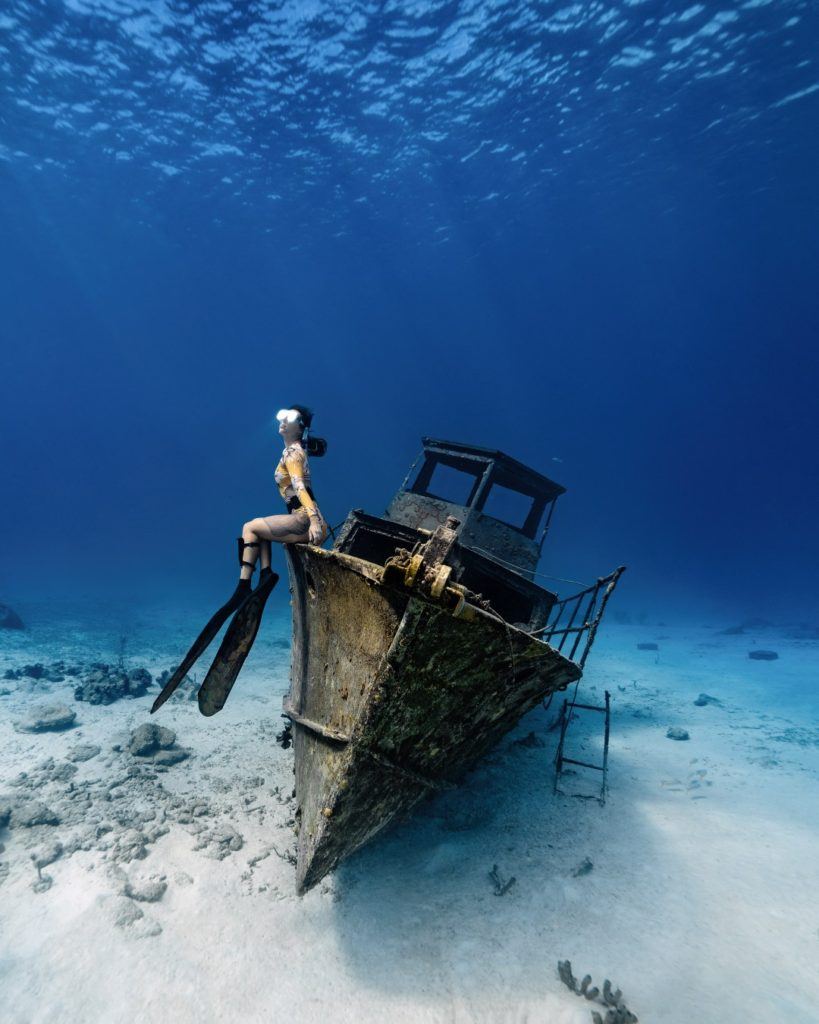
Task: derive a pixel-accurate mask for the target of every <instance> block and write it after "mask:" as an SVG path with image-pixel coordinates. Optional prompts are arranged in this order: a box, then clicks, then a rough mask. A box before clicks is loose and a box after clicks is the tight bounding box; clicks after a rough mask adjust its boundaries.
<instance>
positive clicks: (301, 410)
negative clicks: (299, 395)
mask: <svg viewBox="0 0 819 1024" xmlns="http://www.w3.org/2000/svg"><path fill="white" fill-rule="evenodd" d="M288 408H290V409H295V410H296V412H297V413H298V414H299V419H300V420H301V426H302V432H301V433H302V439H304V435H305V433H306V434H307V440H306V442H305V449H306V451H307V454H308V455H315V456H316V458H320V457H321V456H322V455H324V453H325V452H326V451H327V442H326V441H325V440H324V438H323V437H313V435H312V434H311V433H310V424H311V423H312V422H313V410H312V409H309V408H308V407H307V406H306V405H290V406H288Z"/></svg>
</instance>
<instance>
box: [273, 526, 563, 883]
mask: <svg viewBox="0 0 819 1024" xmlns="http://www.w3.org/2000/svg"><path fill="white" fill-rule="evenodd" d="M287 554H288V565H289V571H290V583H291V593H292V606H293V647H292V667H291V687H290V692H289V693H288V695H287V697H286V698H285V712H286V713H287V714H288V715H289V716H290V718H291V720H292V722H293V747H294V754H295V773H296V798H297V803H298V812H297V814H298V823H299V824H298V828H299V835H298V863H297V889H298V891H299V892H306V891H307V890H308V889H310V888H311V887H312V886H314V885H315V884H316V883H317V882H318V881H320V880H321V879H322V878H323V877H324V876H325V875H326V874H327V873H328V872H330V871H332V870H333V868H335V866H336V865H337V864H338V863H339V862H340V861H341V860H342V859H343V858H344V857H346V856H348V855H349V854H350V853H352V852H353V851H354V850H356V849H358V848H359V847H360V846H362V845H363V844H364V843H366V842H367V841H368V840H369V839H371V838H372V837H373V836H374V835H375V834H376V833H378V832H379V831H380V830H381V829H383V828H384V827H385V826H386V825H388V824H389V823H390V822H391V821H393V820H394V819H395V818H396V817H397V816H398V815H402V814H405V813H406V812H407V811H409V810H410V809H411V808H412V807H413V806H414V805H415V804H417V803H418V802H419V801H420V800H421V799H423V798H424V797H425V796H427V795H429V794H430V793H431V792H434V791H435V790H437V789H441V788H449V787H451V786H452V785H453V784H455V783H456V782H457V781H458V779H459V778H460V777H461V776H462V775H463V773H464V772H465V771H466V770H467V769H468V768H470V767H471V766H472V765H474V764H475V763H476V762H477V761H478V760H480V758H481V757H482V756H483V755H484V754H485V753H486V752H487V751H488V750H489V749H491V747H492V746H493V745H494V744H495V743H497V741H498V740H499V739H500V738H501V737H502V736H503V735H504V734H505V733H506V732H508V731H509V730H510V729H511V728H513V726H514V725H515V724H516V723H517V721H518V720H519V719H520V718H521V716H522V715H524V714H526V712H527V711H529V710H530V709H531V708H533V707H534V706H535V705H536V704H537V703H538V702H539V701H540V700H542V699H543V698H544V697H546V696H548V694H550V693H552V692H553V691H554V690H558V689H564V688H565V687H566V686H568V685H569V683H571V682H573V681H574V680H576V679H578V678H579V677H580V675H581V668H580V667H579V666H578V665H577V664H576V663H575V662H573V661H571V660H569V659H568V658H567V657H565V656H564V655H562V654H561V653H559V651H557V650H556V649H555V648H553V647H551V646H550V645H549V644H547V643H544V642H543V641H541V640H538V639H536V638H533V637H532V636H530V635H528V634H527V633H525V632H523V631H522V630H520V629H517V628H515V627H514V626H510V625H509V624H507V623H505V622H503V621H502V620H501V619H499V618H498V617H497V616H495V615H492V614H491V613H490V612H487V611H486V610H484V609H483V608H480V607H468V608H467V609H466V610H464V609H463V608H462V607H461V606H459V607H458V610H457V613H456V614H453V611H452V609H451V608H447V607H444V606H443V605H442V604H441V603H438V602H436V601H435V600H434V599H432V598H430V597H429V596H427V595H425V594H422V593H420V592H419V591H417V590H415V591H411V590H408V589H406V588H404V587H401V586H400V585H390V583H388V582H387V583H385V582H384V571H383V569H382V568H381V567H379V566H378V565H375V564H373V563H371V562H368V561H365V560H363V559H360V558H356V557H353V556H350V555H346V554H344V553H342V552H339V551H335V550H334V551H325V550H322V549H320V548H316V547H312V546H308V545H288V548H287ZM464 611H466V612H468V614H464Z"/></svg>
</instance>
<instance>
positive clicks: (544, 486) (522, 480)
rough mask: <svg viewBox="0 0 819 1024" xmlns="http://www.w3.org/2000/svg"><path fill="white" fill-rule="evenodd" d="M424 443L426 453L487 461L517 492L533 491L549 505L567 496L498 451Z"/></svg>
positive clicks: (434, 441)
mask: <svg viewBox="0 0 819 1024" xmlns="http://www.w3.org/2000/svg"><path fill="white" fill-rule="evenodd" d="M421 443H422V445H423V446H424V451H425V452H430V454H441V455H451V456H455V457H457V456H466V458H477V459H485V460H486V461H491V462H494V463H495V466H496V467H497V468H498V469H499V470H500V472H501V475H503V476H508V480H509V483H508V484H507V486H511V487H513V488H515V489H517V488H520V489H522V490H526V491H531V492H532V493H535V494H541V495H543V496H544V497H545V498H546V500H547V501H549V500H551V499H552V498H556V497H558V495H560V494H564V493H565V491H566V488H565V487H563V485H562V484H559V483H556V482H555V481H554V480H550V479H549V477H547V476H544V475H543V474H542V473H538V472H536V471H535V470H534V469H530V468H529V466H525V465H524V464H523V463H522V462H518V460H517V459H513V458H512V456H511V455H507V454H506V453H505V452H502V451H499V450H498V449H497V448H480V447H479V446H478V445H474V444H463V443H462V442H460V441H445V440H443V439H442V438H437V437H422V438H421Z"/></svg>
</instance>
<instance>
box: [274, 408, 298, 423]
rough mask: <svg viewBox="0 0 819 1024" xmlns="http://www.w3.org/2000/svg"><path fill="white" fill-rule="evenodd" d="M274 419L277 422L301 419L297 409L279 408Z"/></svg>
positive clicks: (295, 421)
mask: <svg viewBox="0 0 819 1024" xmlns="http://www.w3.org/2000/svg"><path fill="white" fill-rule="evenodd" d="M276 419H277V420H278V421H279V423H297V422H298V421H299V420H300V419H301V413H300V412H299V410H298V409H279V411H278V412H277V413H276Z"/></svg>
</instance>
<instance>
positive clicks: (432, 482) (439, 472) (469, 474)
mask: <svg viewBox="0 0 819 1024" xmlns="http://www.w3.org/2000/svg"><path fill="white" fill-rule="evenodd" d="M425 469H426V467H425ZM483 471H484V467H483V466H480V468H478V469H476V470H475V471H471V470H468V469H456V468H455V467H454V466H448V465H446V463H443V462H438V461H436V462H435V464H434V465H433V467H432V471H431V474H429V473H425V472H424V470H422V471H421V473H419V479H418V480H417V481H416V484H415V486H413V491H416V493H419V492H420V493H422V494H426V495H428V496H429V497H430V498H440V499H441V500H442V501H448V502H451V503H452V504H453V505H464V506H468V505H470V504H471V502H472V499H473V498H474V496H475V492H476V490H477V487H478V484H479V483H480V480H481V477H482V476H483ZM424 477H426V479H423V478H424ZM418 485H420V491H419V489H418Z"/></svg>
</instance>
